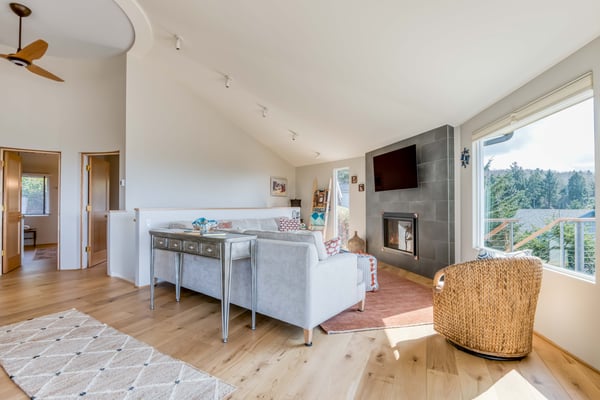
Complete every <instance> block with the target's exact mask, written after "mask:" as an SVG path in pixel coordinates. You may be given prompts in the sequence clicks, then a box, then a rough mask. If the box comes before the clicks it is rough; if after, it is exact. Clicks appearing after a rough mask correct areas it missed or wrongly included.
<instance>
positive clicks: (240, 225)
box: [231, 218, 279, 232]
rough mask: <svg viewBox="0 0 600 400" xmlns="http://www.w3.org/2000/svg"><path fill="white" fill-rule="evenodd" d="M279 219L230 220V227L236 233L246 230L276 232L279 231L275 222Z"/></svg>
mask: <svg viewBox="0 0 600 400" xmlns="http://www.w3.org/2000/svg"><path fill="white" fill-rule="evenodd" d="M278 220H279V218H246V219H232V220H231V227H232V229H234V230H236V231H240V232H243V231H245V230H248V229H256V230H261V231H276V230H277V229H279V225H277V221H278Z"/></svg>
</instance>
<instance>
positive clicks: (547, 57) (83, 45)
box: [0, 0, 600, 166]
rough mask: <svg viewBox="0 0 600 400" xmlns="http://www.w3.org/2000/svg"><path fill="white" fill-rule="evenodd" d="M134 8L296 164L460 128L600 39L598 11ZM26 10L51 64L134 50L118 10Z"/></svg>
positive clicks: (180, 78)
mask: <svg viewBox="0 0 600 400" xmlns="http://www.w3.org/2000/svg"><path fill="white" fill-rule="evenodd" d="M118 2H119V3H123V2H124V0H118ZM137 3H138V4H139V6H140V7H141V10H142V11H143V12H144V13H145V14H146V16H147V18H148V20H149V21H150V23H151V26H152V30H153V32H154V50H155V51H156V52H157V53H155V54H161V55H163V56H164V55H169V54H170V55H171V56H170V57H163V56H161V57H157V59H158V60H159V61H158V62H160V63H162V64H163V65H162V68H165V69H166V70H173V69H176V70H177V77H176V78H175V79H176V81H177V82H180V83H182V84H185V85H186V86H189V87H190V88H191V89H192V90H195V91H196V92H197V93H198V95H199V96H201V97H202V98H203V99H205V100H206V101H208V102H210V103H211V104H212V105H213V107H214V108H215V109H216V110H217V111H218V112H220V113H221V114H223V115H225V116H226V117H227V118H228V119H229V120H230V121H232V123H234V124H236V125H237V126H238V127H240V129H242V130H244V131H245V132H247V133H248V134H249V135H252V136H253V137H255V138H256V139H257V140H259V141H260V142H262V143H264V144H266V145H267V146H269V147H271V148H272V149H273V150H274V151H276V152H277V153H279V154H280V155H281V156H282V158H284V159H286V160H288V161H289V162H290V163H292V164H293V165H297V166H300V165H307V164H313V163H320V162H325V161H331V160H338V159H344V158H350V157H357V156H362V155H364V153H365V152H367V151H370V150H373V149H376V148H378V147H382V146H384V145H387V144H390V143H394V142H397V141H400V140H402V139H404V138H406V137H409V136H412V135H415V134H419V133H421V132H423V131H426V130H429V129H432V128H435V127H437V126H439V125H443V124H446V123H447V124H450V125H454V126H456V125H459V124H461V123H462V122H464V121H465V120H467V119H469V118H470V117H472V116H474V115H475V114H477V113H478V112H480V111H481V110H483V109H485V108H486V107H488V106H490V105H491V104H493V103H494V102H495V101H497V100H499V99H501V98H502V97H504V96H506V95H507V94H509V93H510V92H512V91H513V90H515V89H516V88H518V87H519V86H521V85H522V84H524V83H526V82H527V81H529V80H530V79H532V78H533V77H535V76H536V75H538V74H540V73H541V72H543V71H544V70H546V69H548V68H549V67H550V66H552V65H554V64H556V63H557V62H558V61H560V60H561V59H563V58H565V57H566V56H568V55H569V54H571V53H573V52H574V51H576V50H577V49H579V48H580V47H582V46H583V45H585V44H586V43H588V42H589V41H591V40H592V39H594V38H596V37H598V36H600V23H598V16H599V15H600V1H598V0H571V1H568V2H567V1H564V0H504V1H496V2H492V1H481V0H454V1H448V0H378V1H373V2H365V1H364V0H302V1H295V2H290V1H281V0H254V1H231V0H230V1H224V0H204V1H193V0H169V1H164V0H138V1H137ZM2 4H6V6H5V10H6V11H1V10H2ZM24 4H26V5H28V6H30V7H31V8H32V10H33V12H34V14H32V16H31V17H29V18H30V19H31V21H28V20H27V19H24V34H25V35H26V36H25V38H24V42H25V43H28V42H30V41H32V40H34V39H35V38H37V37H33V36H35V35H37V36H39V37H42V38H44V39H46V40H47V41H48V42H49V44H50V47H49V50H48V54H50V55H55V56H58V57H91V56H95V55H97V56H109V55H114V54H115V52H117V53H118V52H119V51H120V52H123V51H126V50H127V49H128V48H129V47H130V45H131V42H132V37H133V36H132V30H131V25H130V24H128V23H127V20H126V19H124V18H123V13H122V12H121V10H120V8H119V7H118V6H117V5H116V4H115V3H114V2H113V1H111V0H88V1H85V2H84V1H80V0H55V1H47V0H28V1H27V2H26V3H24ZM34 17H35V18H37V19H36V20H34ZM17 22H18V19H17V17H16V16H15V15H14V14H12V12H11V11H10V9H9V8H8V2H7V1H4V0H2V1H0V43H2V44H11V45H13V46H14V45H15V43H16V31H17ZM28 32H29V33H28ZM175 34H178V35H180V36H182V38H183V39H182V48H181V50H179V51H177V50H175V39H174V35H175ZM27 35H29V36H27ZM225 75H230V76H231V77H232V82H231V87H230V88H229V89H227V88H225V77H224V76H225ZM261 105H262V106H265V107H267V108H268V112H267V116H266V118H263V115H262V107H261ZM290 131H293V132H296V133H297V138H296V140H294V141H293V140H292V133H290ZM317 153H320V156H319V158H315V156H316V154H317Z"/></svg>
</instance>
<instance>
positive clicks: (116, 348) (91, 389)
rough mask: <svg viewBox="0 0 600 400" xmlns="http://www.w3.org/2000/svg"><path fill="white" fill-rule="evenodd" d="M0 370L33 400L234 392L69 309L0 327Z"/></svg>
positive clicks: (173, 397)
mask: <svg viewBox="0 0 600 400" xmlns="http://www.w3.org/2000/svg"><path fill="white" fill-rule="evenodd" d="M0 364H2V367H3V368H4V370H5V371H6V372H7V373H8V375H9V376H10V378H11V379H12V380H13V382H15V383H16V384H17V385H19V387H20V388H21V389H22V390H23V391H24V392H25V393H27V395H28V396H29V397H30V398H31V399H36V400H41V399H82V400H90V399H93V400H108V399H126V400H133V399H144V400H147V399H156V400H163V399H171V400H179V399H211V400H213V399H215V400H216V399H222V398H224V397H226V396H228V395H229V394H230V393H232V392H233V391H234V390H235V387H234V386H232V385H230V384H228V383H225V382H223V381H222V380H220V379H218V378H215V377H213V376H211V375H209V374H207V373H205V372H202V371H200V370H198V369H196V368H194V367H192V366H191V365H189V364H186V363H184V362H183V361H180V360H176V359H174V358H172V357H169V356H167V355H165V354H162V353H160V352H158V351H157V350H155V349H154V348H153V347H151V346H148V345H147V344H145V343H142V342H140V341H138V340H136V339H134V338H132V337H131V336H129V335H125V334H123V333H121V332H119V331H117V330H115V329H113V328H111V327H110V326H108V325H106V324H103V323H101V322H98V321H96V320H95V319H94V318H92V317H90V316H89V315H87V314H84V313H81V312H79V311H77V310H75V309H72V310H67V311H64V312H60V313H56V314H50V315H46V316H43V317H39V318H34V319H30V320H27V321H22V322H18V323H16V324H11V325H6V326H2V327H0Z"/></svg>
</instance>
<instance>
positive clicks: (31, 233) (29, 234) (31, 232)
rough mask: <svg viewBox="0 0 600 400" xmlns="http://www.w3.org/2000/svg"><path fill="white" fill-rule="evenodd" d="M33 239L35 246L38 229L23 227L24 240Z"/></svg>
mask: <svg viewBox="0 0 600 400" xmlns="http://www.w3.org/2000/svg"><path fill="white" fill-rule="evenodd" d="M28 239H31V240H33V247H35V243H36V239H37V231H36V229H35V228H28V229H23V240H28Z"/></svg>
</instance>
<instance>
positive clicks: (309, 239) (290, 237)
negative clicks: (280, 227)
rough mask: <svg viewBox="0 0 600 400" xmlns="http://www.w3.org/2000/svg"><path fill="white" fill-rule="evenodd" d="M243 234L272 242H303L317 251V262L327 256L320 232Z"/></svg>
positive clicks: (248, 232)
mask: <svg viewBox="0 0 600 400" xmlns="http://www.w3.org/2000/svg"><path fill="white" fill-rule="evenodd" d="M244 233H246V234H249V235H256V236H258V238H259V239H273V240H286V241H289V242H304V243H310V244H314V245H315V248H316V249H317V255H318V256H319V261H323V260H326V259H327V257H328V255H327V251H326V250H325V245H324V244H323V234H322V233H321V232H320V231H308V230H307V231H289V232H279V231H277V230H274V231H260V230H252V229H249V230H246V231H244Z"/></svg>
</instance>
